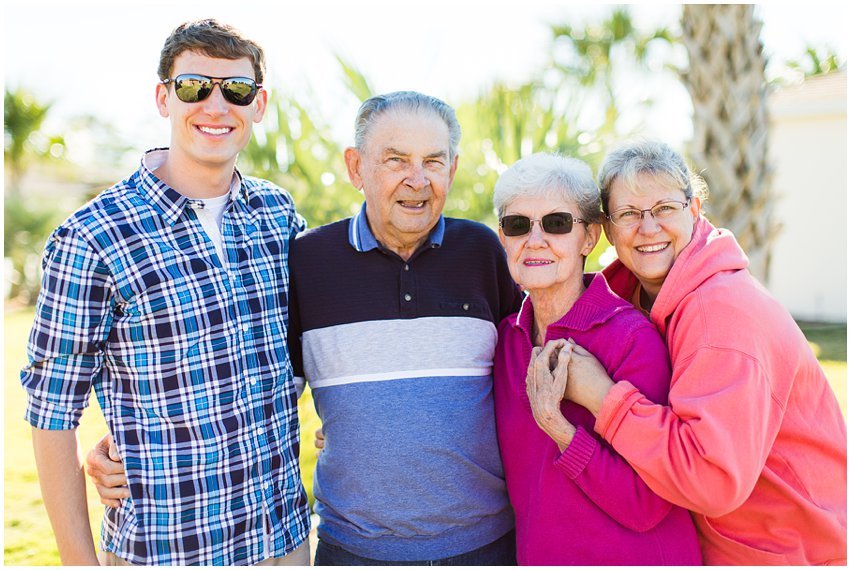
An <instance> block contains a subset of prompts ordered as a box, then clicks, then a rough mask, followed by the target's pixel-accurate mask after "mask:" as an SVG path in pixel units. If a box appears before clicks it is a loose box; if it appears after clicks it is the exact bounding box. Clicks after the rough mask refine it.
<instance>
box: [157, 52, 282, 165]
mask: <svg viewBox="0 0 851 570" xmlns="http://www.w3.org/2000/svg"><path fill="white" fill-rule="evenodd" d="M183 73H197V74H201V75H207V76H209V77H249V78H252V79H253V78H254V66H253V64H252V63H251V61H250V60H249V59H248V58H241V59H219V58H213V57H208V56H206V55H203V54H200V53H198V52H194V51H185V52H183V53H181V54H180V55H179V56H177V58H175V60H174V66H173V67H172V70H171V77H177V76H178V75H180V74H183ZM266 97H267V94H266V92H265V91H264V90H262V89H261V90H260V91H259V92H258V94H257V96H256V97H255V99H254V101H253V102H252V103H251V104H249V105H247V106H244V107H240V106H238V105H234V104H232V103H228V102H227V101H226V100H225V98H224V97H223V96H222V92H221V88H220V87H214V88H213V92H212V93H211V94H210V95H209V96H208V97H207V98H206V99H204V100H203V101H199V102H197V103H184V102H183V101H181V100H180V99H178V98H177V95H176V94H175V93H174V88H173V87H170V86H167V85H162V84H159V85H157V108H158V109H159V112H160V115H162V116H163V117H168V118H169V120H170V122H171V144H170V149H169V161H170V162H171V163H172V166H173V168H175V169H177V168H179V169H188V168H191V169H196V170H197V169H202V170H204V169H206V170H217V169H222V170H223V172H227V173H230V172H231V171H232V170H233V165H234V163H235V162H236V157H237V155H238V154H239V152H240V151H241V150H242V149H243V148H245V145H247V144H248V141H249V139H250V138H251V127H252V124H253V123H259V122H260V121H261V120H262V119H263V113H264V112H265V110H266Z"/></svg>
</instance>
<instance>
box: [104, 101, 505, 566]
mask: <svg viewBox="0 0 851 570" xmlns="http://www.w3.org/2000/svg"><path fill="white" fill-rule="evenodd" d="M460 137H461V130H460V127H459V125H458V121H457V119H456V118H455V112H454V111H453V110H452V108H451V107H449V106H448V105H447V104H446V103H444V102H442V101H440V100H438V99H435V98H434V97H429V96H426V95H422V94H420V93H413V92H397V93H390V94H387V95H381V96H377V97H373V98H371V99H368V100H367V101H365V102H364V103H363V105H361V108H360V111H359V112H358V116H357V120H356V122H355V146H354V147H353V148H348V149H346V152H345V160H346V166H347V168H348V172H349V177H350V179H351V181H352V184H354V186H355V187H356V188H358V189H360V190H362V191H363V193H364V198H365V203H364V205H363V207H362V208H361V210H360V212H359V213H358V214H357V215H355V216H354V217H352V218H350V219H346V220H341V221H338V222H335V223H332V224H329V225H326V226H322V227H319V228H316V229H314V230H311V231H307V232H304V233H302V234H300V235H299V237H298V238H297V239H296V240H295V242H294V245H293V248H292V252H291V256H290V270H291V275H292V282H291V288H290V299H289V312H290V329H289V343H290V354H291V355H292V361H293V367H294V369H295V374H296V377H297V378H296V380H297V381H298V380H299V379H300V378H303V379H306V381H307V383H308V384H309V385H310V387H311V389H312V392H313V397H314V400H315V403H316V409H317V412H318V413H319V416H320V418H321V419H322V425H323V429H324V431H325V436H326V445H325V449H324V451H323V453H322V454H321V455H320V457H319V460H318V462H317V465H316V473H315V477H314V494H315V496H316V512H317V513H318V514H319V516H320V524H319V529H318V534H319V545H318V548H317V551H316V560H315V563H316V564H317V565H402V564H416V565H431V564H439V565H471V566H473V565H512V564H515V545H514V532H513V528H514V516H513V512H512V510H511V507H510V506H509V503H508V495H507V492H506V487H505V480H504V475H503V469H502V464H501V461H500V457H499V449H498V446H497V440H496V430H495V423H494V411H493V396H492V383H493V382H492V375H491V369H492V366H493V355H494V348H495V346H496V339H497V332H496V326H497V324H498V323H499V321H500V320H501V319H502V318H503V317H504V316H506V315H507V314H509V313H511V312H513V311H516V310H517V307H518V306H519V301H520V293H519V291H518V289H517V287H516V286H515V284H514V282H513V281H512V280H511V276H510V274H509V272H508V268H507V265H506V261H505V254H504V252H503V249H502V247H501V246H500V244H499V241H498V239H497V237H496V235H495V234H494V233H493V232H492V231H491V230H489V229H488V228H486V227H485V226H483V225H481V224H478V223H475V222H471V221H467V220H458V219H451V218H444V217H443V216H442V214H441V211H442V209H443V205H444V203H445V201H446V196H447V194H448V192H449V189H450V186H451V184H452V179H453V177H454V175H455V170H456V168H457V165H458V142H459V140H460ZM91 466H92V467H94V468H95V469H98V468H99V467H98V465H97V464H92V465H91Z"/></svg>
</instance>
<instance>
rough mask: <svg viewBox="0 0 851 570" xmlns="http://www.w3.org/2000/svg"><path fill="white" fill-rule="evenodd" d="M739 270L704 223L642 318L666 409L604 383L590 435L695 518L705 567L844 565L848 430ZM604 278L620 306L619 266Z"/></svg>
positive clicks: (795, 343)
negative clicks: (659, 362)
mask: <svg viewBox="0 0 851 570" xmlns="http://www.w3.org/2000/svg"><path fill="white" fill-rule="evenodd" d="M747 266H748V260H747V257H746V256H745V254H744V252H743V251H742V250H741V248H740V247H739V245H738V243H737V242H736V240H735V238H734V237H733V235H732V234H731V233H730V232H729V231H727V230H724V229H716V228H715V227H713V226H712V224H710V223H709V222H708V221H707V220H706V219H704V218H703V217H701V218H700V219H699V220H698V222H697V223H696V225H695V231H694V235H693V237H692V240H691V243H689V245H688V246H687V247H686V248H685V249H684V250H683V251H682V252H681V253H680V255H679V256H678V257H677V260H676V262H675V263H674V266H673V268H672V269H671V271H670V273H669V274H668V276H667V278H666V279H665V283H664V284H663V286H662V289H661V291H660V293H659V296H658V297H657V299H656V301H655V303H654V305H653V309H652V311H651V313H650V318H651V320H652V321H653V323H654V324H655V325H656V327H657V328H658V329H659V331H660V332H661V333H662V335H663V336H664V338H665V341H666V343H667V345H668V350H669V352H670V354H671V363H672V369H673V377H672V380H671V391H670V394H669V405H668V406H663V405H657V404H654V403H653V402H651V401H650V400H648V399H647V398H645V397H644V396H643V395H642V394H641V393H640V392H639V391H638V390H637V389H636V388H635V387H634V386H633V385H632V384H631V383H630V382H629V378H614V380H615V381H616V382H617V384H616V385H615V386H614V387H613V388H612V389H611V390H610V392H609V394H608V395H607V396H606V399H605V400H604V402H603V407H602V409H601V411H600V414H599V416H598V417H597V421H596V423H595V426H594V428H595V430H596V431H597V432H598V433H599V434H600V435H602V436H603V438H604V439H605V440H607V441H609V442H610V443H611V444H612V446H613V447H614V448H615V449H616V450H617V451H618V453H620V454H621V455H622V456H623V457H624V458H626V459H627V460H628V461H629V462H630V464H631V465H632V466H633V468H634V469H635V470H636V472H637V473H638V474H639V475H640V476H641V477H642V479H644V481H645V482H646V483H647V484H648V486H649V487H650V488H651V489H653V490H654V491H655V492H656V493H657V494H658V495H659V496H661V497H663V498H665V499H667V500H669V501H671V502H672V503H674V504H677V505H681V506H683V507H686V508H688V509H690V510H691V511H692V512H693V517H694V520H695V524H696V525H697V530H698V534H699V536H700V541H701V549H702V551H703V559H704V563H705V564H718V565H766V564H779V565H790V564H845V563H846V559H847V554H846V533H847V530H846V529H847V520H846V485H847V483H846V430H845V422H844V420H843V418H842V414H841V412H840V409H839V406H838V404H837V401H836V397H835V396H834V394H833V392H832V391H831V388H830V385H829V384H828V383H827V379H826V378H825V376H824V372H823V371H822V369H821V367H820V366H819V363H818V361H817V360H816V357H815V356H814V354H813V352H812V350H811V349H810V347H809V345H808V344H807V341H806V339H805V338H804V335H803V334H802V333H801V331H800V329H799V328H798V326H797V325H796V324H795V322H794V321H793V320H792V317H791V316H790V315H789V313H788V312H787V311H786V309H784V308H783V307H782V306H781V305H780V304H779V303H778V302H777V301H776V300H775V299H774V298H772V297H771V296H770V295H769V294H768V292H767V291H765V289H763V287H762V286H761V285H760V284H759V283H758V282H757V281H756V280H755V279H753V278H752V277H751V275H750V273H748V271H747V269H746V268H747ZM604 274H605V275H606V278H607V279H608V281H609V284H610V286H611V288H612V290H614V291H615V292H616V293H617V294H618V295H620V296H621V297H623V298H624V299H630V298H631V296H632V294H633V292H634V291H635V288H636V286H637V285H638V281H637V279H636V277H635V276H634V275H633V274H632V273H631V272H630V271H629V270H628V269H627V268H626V267H625V266H624V265H623V264H622V263H620V262H619V261H616V262H615V263H613V264H612V265H611V266H609V267H608V268H607V269H606V270H605V271H604Z"/></svg>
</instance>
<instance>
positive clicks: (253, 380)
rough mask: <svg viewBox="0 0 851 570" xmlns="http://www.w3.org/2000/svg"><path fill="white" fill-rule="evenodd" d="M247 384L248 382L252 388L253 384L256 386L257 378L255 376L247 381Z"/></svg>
mask: <svg viewBox="0 0 851 570" xmlns="http://www.w3.org/2000/svg"><path fill="white" fill-rule="evenodd" d="M248 382H249V383H250V384H251V385H252V386H254V385H255V384H257V377H256V376H255V377H253V378H249V379H248Z"/></svg>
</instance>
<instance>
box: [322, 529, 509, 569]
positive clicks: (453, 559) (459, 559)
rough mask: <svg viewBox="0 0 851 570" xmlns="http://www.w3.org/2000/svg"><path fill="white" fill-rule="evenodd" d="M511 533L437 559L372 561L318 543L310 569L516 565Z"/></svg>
mask: <svg viewBox="0 0 851 570" xmlns="http://www.w3.org/2000/svg"><path fill="white" fill-rule="evenodd" d="M514 540H515V538H514V531H513V530H512V531H511V532H509V533H508V534H506V535H505V536H503V537H502V538H498V539H496V540H495V541H493V542H491V543H490V544H486V545H485V546H483V547H481V548H477V549H476V550H473V551H471V552H467V553H465V554H459V555H457V556H450V557H449V558H440V559H438V560H415V561H411V560H373V559H372V558H363V557H362V556H357V555H356V554H352V553H351V552H349V551H348V550H345V549H344V548H340V547H339V546H335V545H333V544H329V543H327V542H324V541H322V540H320V541H319V544H318V545H317V546H316V557H315V558H314V560H313V565H314V566H516V565H517V546H516V544H515V542H514Z"/></svg>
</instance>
